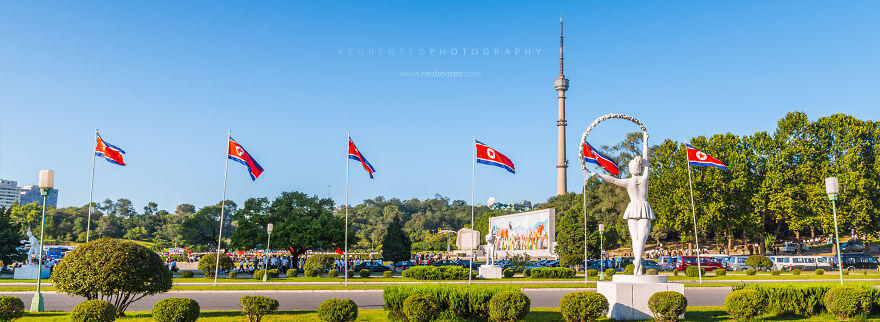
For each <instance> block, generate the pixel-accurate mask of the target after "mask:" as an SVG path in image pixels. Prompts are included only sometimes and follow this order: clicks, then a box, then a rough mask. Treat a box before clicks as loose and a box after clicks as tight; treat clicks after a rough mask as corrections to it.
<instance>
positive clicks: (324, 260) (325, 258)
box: [302, 255, 336, 272]
mask: <svg viewBox="0 0 880 322" xmlns="http://www.w3.org/2000/svg"><path fill="white" fill-rule="evenodd" d="M335 262H336V257H335V256H333V255H313V256H312V257H309V259H307V260H306V262H305V264H303V267H302V268H303V270H313V271H318V272H323V271H326V270H329V269H331V268H333V265H334V264H335Z"/></svg>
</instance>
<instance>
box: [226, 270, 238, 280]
mask: <svg viewBox="0 0 880 322" xmlns="http://www.w3.org/2000/svg"><path fill="white" fill-rule="evenodd" d="M226 276H227V277H229V278H236V277H238V272H236V271H229V273H227V274H226Z"/></svg>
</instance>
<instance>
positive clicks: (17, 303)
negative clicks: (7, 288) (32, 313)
mask: <svg viewBox="0 0 880 322" xmlns="http://www.w3.org/2000/svg"><path fill="white" fill-rule="evenodd" d="M22 314H24V302H22V301H21V299H20V298H17V297H14V296H0V321H12V320H15V319H17V318H20V317H21V315H22Z"/></svg>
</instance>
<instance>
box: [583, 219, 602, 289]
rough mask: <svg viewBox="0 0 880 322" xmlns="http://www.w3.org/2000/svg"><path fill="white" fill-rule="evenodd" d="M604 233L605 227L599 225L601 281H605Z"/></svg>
mask: <svg viewBox="0 0 880 322" xmlns="http://www.w3.org/2000/svg"><path fill="white" fill-rule="evenodd" d="M604 232H605V225H604V224H599V280H604V279H605V256H604V255H605V247H604V246H603V245H602V235H603V234H604ZM586 242H587V241H586V240H584V243H586ZM585 264H586V263H585Z"/></svg>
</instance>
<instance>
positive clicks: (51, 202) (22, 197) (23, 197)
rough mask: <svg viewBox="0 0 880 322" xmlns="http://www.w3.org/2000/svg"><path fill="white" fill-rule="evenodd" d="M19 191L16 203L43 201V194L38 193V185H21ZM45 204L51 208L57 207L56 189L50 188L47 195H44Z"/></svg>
mask: <svg viewBox="0 0 880 322" xmlns="http://www.w3.org/2000/svg"><path fill="white" fill-rule="evenodd" d="M20 190H21V192H19V197H18V203H19V204H22V205H26V204H29V203H33V202H36V203H39V204H42V203H43V196H42V195H40V187H38V186H36V185H30V186H24V187H21V189H20ZM46 206H49V207H52V208H58V189H52V190H50V191H49V195H48V196H46Z"/></svg>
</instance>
